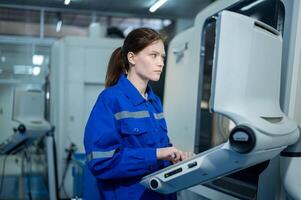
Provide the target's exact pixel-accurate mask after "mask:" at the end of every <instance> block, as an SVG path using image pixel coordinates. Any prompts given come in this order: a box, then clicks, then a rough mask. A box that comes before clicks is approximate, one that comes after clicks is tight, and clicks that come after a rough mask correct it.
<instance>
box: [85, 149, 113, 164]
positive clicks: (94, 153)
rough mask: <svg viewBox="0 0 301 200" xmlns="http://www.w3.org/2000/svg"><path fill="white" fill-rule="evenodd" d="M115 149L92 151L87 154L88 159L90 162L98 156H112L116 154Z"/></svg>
mask: <svg viewBox="0 0 301 200" xmlns="http://www.w3.org/2000/svg"><path fill="white" fill-rule="evenodd" d="M115 151H116V149H113V150H111V151H92V152H91V153H89V154H88V155H87V157H86V160H87V161H88V162H89V161H91V160H93V159H97V158H110V157H112V156H113V155H114V153H115Z"/></svg>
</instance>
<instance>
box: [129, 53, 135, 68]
mask: <svg viewBox="0 0 301 200" xmlns="http://www.w3.org/2000/svg"><path fill="white" fill-rule="evenodd" d="M127 58H128V61H129V64H130V65H135V54H134V53H133V52H131V51H130V52H128V54H127Z"/></svg>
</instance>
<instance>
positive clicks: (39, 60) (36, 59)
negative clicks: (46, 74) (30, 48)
mask: <svg viewBox="0 0 301 200" xmlns="http://www.w3.org/2000/svg"><path fill="white" fill-rule="evenodd" d="M43 62H44V56H43V55H36V54H35V55H33V56H32V64H34V65H42V64H43Z"/></svg>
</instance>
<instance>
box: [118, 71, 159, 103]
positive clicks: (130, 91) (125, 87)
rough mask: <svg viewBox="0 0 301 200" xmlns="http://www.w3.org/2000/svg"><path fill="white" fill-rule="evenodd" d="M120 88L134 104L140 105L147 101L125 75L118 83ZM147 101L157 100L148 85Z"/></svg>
mask: <svg viewBox="0 0 301 200" xmlns="http://www.w3.org/2000/svg"><path fill="white" fill-rule="evenodd" d="M117 85H118V87H119V88H121V90H122V92H123V93H124V94H125V95H126V96H127V97H128V98H129V99H130V100H131V101H132V102H133V103H134V105H138V104H141V103H143V102H144V101H146V100H145V99H144V98H143V97H142V96H141V94H140V93H139V91H138V90H137V88H136V87H135V86H134V85H133V84H132V83H131V82H130V81H129V80H128V79H127V78H126V76H125V74H122V75H121V76H120V78H119V80H118V83H117ZM146 92H147V100H150V101H151V100H155V94H154V92H153V90H152V88H151V86H150V85H149V84H148V85H147V88H146Z"/></svg>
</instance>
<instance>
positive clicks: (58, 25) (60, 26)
mask: <svg viewBox="0 0 301 200" xmlns="http://www.w3.org/2000/svg"><path fill="white" fill-rule="evenodd" d="M62 24H63V21H62V20H59V21H57V23H56V29H55V30H56V32H60V30H61V28H62Z"/></svg>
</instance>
